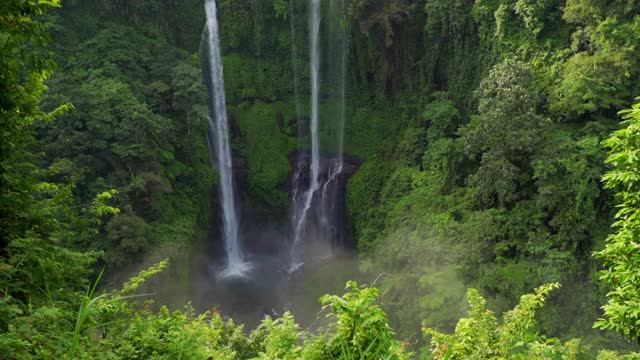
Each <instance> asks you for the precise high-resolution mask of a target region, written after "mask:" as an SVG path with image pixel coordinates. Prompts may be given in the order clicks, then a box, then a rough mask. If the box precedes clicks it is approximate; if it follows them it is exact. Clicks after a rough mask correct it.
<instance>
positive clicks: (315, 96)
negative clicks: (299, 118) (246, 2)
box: [289, 0, 320, 272]
mask: <svg viewBox="0 0 640 360" xmlns="http://www.w3.org/2000/svg"><path fill="white" fill-rule="evenodd" d="M309 59H310V66H311V166H310V167H309V177H310V180H309V188H308V189H307V190H306V191H305V192H304V193H303V195H302V203H301V204H299V205H298V206H296V207H297V209H294V217H293V223H294V234H293V244H292V246H291V265H290V268H289V272H293V271H295V270H296V269H297V268H298V267H300V266H301V265H302V260H301V259H300V254H299V246H300V241H301V237H302V232H303V230H304V226H305V224H306V221H307V217H308V216H309V210H310V209H311V204H312V203H313V197H314V194H315V193H316V192H317V191H318V189H319V188H320V182H319V176H320V139H319V134H318V112H319V109H318V101H319V96H320V0H309ZM294 198H295V196H294ZM294 201H296V200H295V199H294Z"/></svg>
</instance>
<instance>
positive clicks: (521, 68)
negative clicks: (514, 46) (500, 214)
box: [460, 59, 547, 207]
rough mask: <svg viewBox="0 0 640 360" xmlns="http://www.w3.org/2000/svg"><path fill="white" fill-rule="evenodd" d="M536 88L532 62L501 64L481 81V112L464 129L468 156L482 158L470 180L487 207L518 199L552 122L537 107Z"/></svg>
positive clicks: (479, 95) (513, 61) (463, 138)
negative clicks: (522, 174)
mask: <svg viewBox="0 0 640 360" xmlns="http://www.w3.org/2000/svg"><path fill="white" fill-rule="evenodd" d="M533 86H534V78H533V74H532V73H531V70H530V69H529V67H528V65H527V64H525V63H523V62H520V61H517V60H512V59H510V60H506V61H504V62H502V63H501V64H498V65H496V66H495V67H494V68H493V69H492V70H491V72H490V73H489V76H488V77H487V78H486V79H485V80H483V81H482V83H481V84H480V88H479V90H478V98H479V104H478V115H476V116H473V117H472V118H471V121H470V122H469V123H468V124H467V125H465V126H464V127H462V128H461V130H460V133H461V134H462V140H463V142H464V143H465V150H466V152H467V154H469V155H470V156H481V165H480V168H479V169H478V171H477V172H476V173H475V174H474V175H472V176H471V177H470V179H469V183H470V185H471V186H472V187H473V188H475V189H476V196H477V198H478V199H479V201H480V203H481V204H482V205H484V206H487V207H491V206H493V205H495V203H496V202H497V203H498V204H499V205H504V204H505V203H508V202H510V201H512V200H515V199H517V195H516V193H515V191H516V188H517V185H518V182H517V181H518V180H517V177H518V176H519V174H520V172H522V170H523V169H524V168H526V167H528V166H529V164H530V155H531V154H532V153H533V152H534V151H535V149H536V147H537V146H538V145H539V144H540V143H541V141H542V137H543V135H544V127H545V125H546V124H547V120H546V119H545V118H544V117H542V116H540V115H539V114H538V113H537V111H536V105H537V97H536V94H535V92H534V88H533Z"/></svg>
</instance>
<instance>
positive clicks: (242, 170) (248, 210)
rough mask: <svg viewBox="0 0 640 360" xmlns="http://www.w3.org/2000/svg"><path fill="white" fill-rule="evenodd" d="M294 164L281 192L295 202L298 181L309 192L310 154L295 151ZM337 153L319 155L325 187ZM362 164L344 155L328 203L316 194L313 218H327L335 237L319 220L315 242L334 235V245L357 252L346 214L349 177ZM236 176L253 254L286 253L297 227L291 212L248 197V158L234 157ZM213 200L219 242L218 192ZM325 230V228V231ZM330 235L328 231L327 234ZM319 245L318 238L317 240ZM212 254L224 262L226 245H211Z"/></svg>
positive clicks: (312, 231) (311, 232) (246, 242)
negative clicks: (294, 195)
mask: <svg viewBox="0 0 640 360" xmlns="http://www.w3.org/2000/svg"><path fill="white" fill-rule="evenodd" d="M289 161H290V163H291V168H292V171H291V174H290V176H289V178H288V179H287V181H286V182H285V183H283V184H282V186H281V187H280V188H279V189H278V190H280V191H284V192H286V193H287V194H288V198H289V199H290V200H291V199H292V197H293V192H294V189H295V186H294V182H295V181H298V182H299V183H298V185H299V186H300V187H301V188H305V187H306V186H307V184H308V182H309V171H308V170H309V166H310V162H311V156H310V153H309V152H307V151H302V152H293V153H291V154H290V156H289ZM335 161H336V158H335V155H334V154H328V153H323V154H321V157H320V175H319V181H320V183H322V184H325V183H326V182H327V180H328V178H329V177H330V176H331V174H330V172H331V170H332V168H333V167H334V165H335ZM361 163H362V161H361V160H360V159H359V158H357V157H355V156H350V155H346V154H345V155H344V157H343V166H342V171H341V172H340V173H339V174H338V175H336V176H335V179H334V180H333V181H332V183H331V184H330V186H327V187H326V189H324V190H325V203H324V204H322V199H321V197H322V193H321V192H318V194H316V195H315V196H314V199H313V202H314V206H313V211H314V212H315V214H314V215H315V216H312V217H311V218H312V219H322V218H323V217H327V218H328V219H327V220H328V222H329V223H330V231H331V234H320V232H321V231H322V229H321V228H322V226H321V224H320V223H319V221H315V223H311V224H310V226H309V229H308V230H307V231H306V233H307V234H306V235H307V236H309V237H311V238H315V239H317V238H319V237H323V238H325V239H326V238H327V237H331V238H332V241H331V243H330V246H331V247H334V248H337V249H340V248H346V249H353V248H355V243H354V239H353V237H352V236H351V233H350V230H349V219H348V216H347V211H346V187H347V182H348V181H349V179H350V178H351V177H352V176H353V175H354V174H355V173H356V172H357V171H358V169H359V167H360V165H361ZM233 164H234V178H235V190H236V193H237V195H238V197H237V198H238V199H239V204H238V209H239V217H240V219H239V220H240V234H241V237H242V242H243V246H244V247H245V249H246V250H247V251H248V252H249V254H250V255H276V254H280V253H284V252H287V251H288V249H289V247H290V245H291V241H292V225H291V223H290V216H289V214H288V213H287V212H286V211H284V210H283V209H278V208H272V207H269V206H268V205H266V204H264V203H262V202H260V201H259V200H256V199H254V198H252V197H251V196H250V194H249V181H248V177H249V168H248V166H247V161H246V159H244V158H242V157H239V156H235V157H234V159H233ZM296 167H300V168H299V169H297V170H298V173H299V174H300V176H299V178H297V179H294V174H295V173H296ZM214 193H215V196H214V199H213V204H212V206H213V208H214V212H213V219H212V222H211V224H212V229H211V232H210V237H211V238H212V239H219V238H220V234H219V233H220V226H221V223H220V221H219V214H218V209H219V207H218V205H217V201H218V194H217V191H214ZM325 228H326V227H325ZM325 231H326V230H325ZM318 241H319V240H318ZM209 253H210V255H211V257H212V258H214V259H216V258H222V257H223V256H224V250H223V248H222V244H221V241H214V240H212V241H211V242H210V251H209Z"/></svg>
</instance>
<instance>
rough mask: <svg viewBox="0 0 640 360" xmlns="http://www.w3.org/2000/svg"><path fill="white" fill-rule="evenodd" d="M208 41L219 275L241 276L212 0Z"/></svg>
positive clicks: (242, 265) (242, 259) (243, 265)
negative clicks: (221, 251) (221, 250)
mask: <svg viewBox="0 0 640 360" xmlns="http://www.w3.org/2000/svg"><path fill="white" fill-rule="evenodd" d="M205 10H206V13H207V25H206V29H207V34H208V38H207V39H208V44H209V64H208V65H209V84H208V85H209V93H210V99H209V112H210V116H209V148H210V151H211V153H215V155H216V156H215V158H216V160H217V164H216V165H217V168H218V172H219V173H220V187H219V188H220V198H221V201H220V205H221V207H222V214H223V217H222V220H223V237H224V245H225V251H226V255H227V259H226V260H227V261H226V267H225V269H224V270H223V271H222V273H221V274H222V276H242V275H243V274H245V273H246V271H248V269H249V265H248V263H246V262H245V255H244V253H243V251H242V247H241V246H240V236H239V234H238V233H239V231H238V216H237V211H236V204H235V195H234V186H233V162H232V158H231V147H230V144H229V124H228V120H227V105H226V99H225V91H224V77H223V74H224V73H223V68H222V56H221V54H220V39H219V33H218V18H217V9H216V2H215V0H207V1H206V3H205Z"/></svg>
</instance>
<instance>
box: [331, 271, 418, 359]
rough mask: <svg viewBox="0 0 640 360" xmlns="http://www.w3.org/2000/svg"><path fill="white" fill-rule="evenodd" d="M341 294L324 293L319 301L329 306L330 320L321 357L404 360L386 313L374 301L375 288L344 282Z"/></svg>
mask: <svg viewBox="0 0 640 360" xmlns="http://www.w3.org/2000/svg"><path fill="white" fill-rule="evenodd" d="M347 290H348V292H347V293H346V294H345V295H344V296H342V297H339V296H335V295H325V296H323V297H322V298H320V302H321V303H322V304H323V305H324V306H325V308H329V309H331V313H329V315H328V316H329V317H330V318H332V319H334V320H333V323H332V325H331V326H330V327H329V331H330V332H331V333H332V334H331V335H327V339H326V344H325V345H324V357H323V358H331V359H379V358H383V359H406V358H407V355H406V354H404V351H403V346H402V345H401V343H400V342H398V341H396V340H394V338H393V335H394V333H393V331H392V330H391V327H390V326H389V324H388V323H387V315H386V313H385V312H384V311H383V310H382V309H381V308H380V307H379V306H378V305H377V304H376V301H377V298H378V296H379V291H378V289H376V288H359V287H358V284H357V283H356V282H348V283H347Z"/></svg>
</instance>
